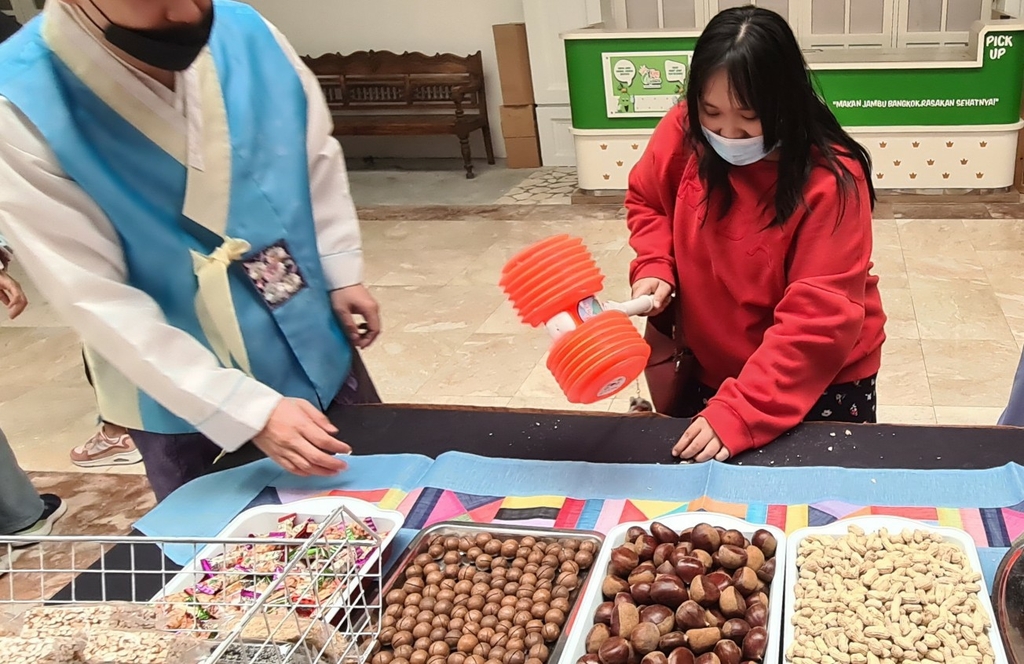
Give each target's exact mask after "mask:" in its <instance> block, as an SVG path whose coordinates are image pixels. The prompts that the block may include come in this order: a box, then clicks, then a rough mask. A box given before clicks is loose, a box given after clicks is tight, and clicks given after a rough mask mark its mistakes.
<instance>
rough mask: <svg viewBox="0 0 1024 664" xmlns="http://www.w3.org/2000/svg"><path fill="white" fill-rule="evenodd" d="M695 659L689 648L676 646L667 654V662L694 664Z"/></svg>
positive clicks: (669, 663) (671, 663) (670, 663)
mask: <svg viewBox="0 0 1024 664" xmlns="http://www.w3.org/2000/svg"><path fill="white" fill-rule="evenodd" d="M696 661H697V660H696V657H694V655H693V651H691V650H690V649H689V648H676V649H675V650H673V651H672V652H670V653H669V654H668V664H694V662H696Z"/></svg>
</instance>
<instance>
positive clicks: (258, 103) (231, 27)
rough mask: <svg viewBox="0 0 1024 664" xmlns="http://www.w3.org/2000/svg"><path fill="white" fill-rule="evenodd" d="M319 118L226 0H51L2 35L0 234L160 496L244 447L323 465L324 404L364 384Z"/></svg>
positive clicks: (270, 44)
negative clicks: (77, 347) (57, 317)
mask: <svg viewBox="0 0 1024 664" xmlns="http://www.w3.org/2000/svg"><path fill="white" fill-rule="evenodd" d="M331 131H332V126H331V117H330V113H329V111H328V108H327V106H326V103H325V100H324V98H323V93H322V91H321V88H320V86H319V84H318V82H317V80H316V77H315V76H313V75H312V73H311V72H310V71H309V70H308V69H307V68H306V67H305V66H304V65H303V64H302V62H301V60H300V59H299V57H298V56H297V54H296V53H295V51H294V49H292V47H291V46H290V45H289V44H288V43H287V41H286V40H285V39H284V38H283V37H282V35H281V34H280V33H279V32H278V31H277V30H276V29H274V28H273V27H272V26H271V25H269V24H268V23H267V22H266V21H265V20H264V19H263V18H262V17H261V16H260V15H259V14H257V13H256V11H255V10H253V9H252V8H251V7H249V6H248V5H245V4H241V3H236V2H229V1H227V0H223V1H222V0H147V1H146V2H138V1H136V0H48V1H47V3H46V6H45V9H44V10H43V12H42V14H41V15H40V16H39V17H37V18H36V19H33V20H32V21H30V22H29V23H28V24H26V26H25V27H24V28H22V29H21V30H20V31H19V32H18V33H17V34H15V35H14V36H12V37H11V38H10V39H8V40H7V41H6V42H4V44H3V45H2V46H0V233H2V234H4V235H6V236H7V238H8V240H9V241H10V243H11V245H12V246H13V247H14V249H15V250H16V251H17V252H18V254H19V256H20V257H21V261H22V264H23V265H24V266H25V269H26V271H27V272H28V273H29V276H30V277H31V278H32V279H33V280H34V281H35V282H36V285H37V286H38V287H39V289H40V290H41V291H42V294H43V295H44V296H45V297H46V298H47V299H48V300H49V301H50V302H51V303H52V305H53V306H54V307H55V308H56V309H57V310H58V311H59V312H60V313H61V314H62V315H63V316H64V317H65V318H66V319H67V321H68V322H69V323H70V324H71V325H72V326H73V327H74V329H75V330H76V331H77V332H78V334H79V335H80V336H81V337H82V340H83V342H84V343H85V346H86V356H87V362H88V365H89V369H90V373H91V375H92V378H93V382H94V385H95V388H96V392H97V398H98V401H99V406H100V413H101V415H102V416H103V417H104V419H106V420H108V421H113V422H118V423H119V424H123V425H124V426H126V427H127V428H128V429H129V430H130V433H131V437H132V438H133V439H134V441H135V444H136V445H137V446H138V448H139V451H140V452H141V453H142V457H143V461H144V463H145V465H146V472H147V475H148V476H149V479H150V482H151V484H152V485H153V489H154V491H155V493H156V495H157V498H158V499H163V498H164V497H166V496H167V495H168V494H169V493H170V492H172V491H173V490H174V489H176V488H177V487H179V486H181V485H182V484H184V483H186V482H188V481H190V480H191V479H194V478H195V477H197V476H199V475H202V474H204V473H207V472H209V471H210V470H211V469H213V468H216V467H217V466H216V464H217V463H220V464H227V465H231V464H234V463H238V462H239V461H240V460H248V459H252V458H254V457H256V456H258V455H259V453H262V454H265V455H266V456H269V457H270V458H271V459H273V460H274V461H276V462H277V463H278V464H280V465H281V466H282V467H283V468H285V469H286V470H288V471H290V472H292V473H296V474H299V475H333V474H335V473H338V472H340V471H342V470H344V468H345V467H346V465H345V463H344V461H343V460H342V459H340V458H338V456H337V455H344V454H347V453H349V452H351V449H350V448H349V447H348V445H346V444H345V443H343V442H342V441H341V440H339V439H338V437H337V436H338V434H339V432H338V431H337V430H336V429H335V427H334V426H333V425H332V424H331V423H330V420H329V415H330V411H331V409H332V408H335V407H343V406H344V405H348V404H352V403H360V402H368V401H376V400H378V398H377V395H376V392H375V390H374V388H373V384H372V382H371V381H370V379H369V377H368V375H367V374H366V371H365V369H364V368H363V366H362V363H361V362H360V359H359V356H358V350H357V349H360V348H366V347H367V346H369V344H370V343H372V342H373V340H374V339H375V338H376V336H377V334H378V333H379V331H380V321H379V314H378V307H377V303H376V301H375V300H374V298H373V297H372V296H371V295H370V293H369V291H368V290H367V289H366V288H365V287H364V286H363V285H362V279H363V259H362V251H361V240H360V232H359V224H358V220H357V218H356V213H355V207H354V205H353V202H352V199H351V196H350V194H349V187H348V179H347V175H346V173H345V168H344V162H343V158H342V154H341V149H340V147H339V145H338V143H337V142H336V141H335V140H334V138H333V137H332V136H331ZM54 408H55V409H58V408H60V404H59V403H55V404H54ZM342 435H343V434H342ZM250 443H251V444H250ZM225 455H227V458H226V459H222V457H224V456H225Z"/></svg>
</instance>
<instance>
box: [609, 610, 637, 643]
mask: <svg viewBox="0 0 1024 664" xmlns="http://www.w3.org/2000/svg"><path fill="white" fill-rule="evenodd" d="M639 624H640V612H639V611H638V610H637V608H636V606H635V605H634V604H627V603H625V602H623V603H622V604H619V605H617V606H616V607H615V610H614V611H612V624H611V633H612V634H613V635H614V636H621V637H622V638H624V639H628V638H629V636H630V634H632V633H633V630H634V629H636V626H637V625H639Z"/></svg>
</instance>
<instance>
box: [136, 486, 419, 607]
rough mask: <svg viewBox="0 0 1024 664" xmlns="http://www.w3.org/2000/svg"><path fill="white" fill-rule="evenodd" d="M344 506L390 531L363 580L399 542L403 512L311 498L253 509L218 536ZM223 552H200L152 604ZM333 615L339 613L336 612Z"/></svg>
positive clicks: (318, 518) (321, 515)
mask: <svg viewBox="0 0 1024 664" xmlns="http://www.w3.org/2000/svg"><path fill="white" fill-rule="evenodd" d="M341 507H345V508H347V509H348V510H349V511H350V512H351V513H352V514H354V515H355V516H357V517H359V518H360V519H363V518H365V517H370V518H371V519H373V521H374V523H375V524H376V526H377V530H378V533H380V532H384V531H387V534H386V535H384V536H382V537H381V544H380V547H379V548H378V549H377V550H376V551H374V552H373V553H372V554H371V555H370V557H369V558H368V559H367V560H366V562H365V563H364V564H363V566H362V568H361V570H360V571H359V572H358V574H357V579H361V578H363V577H364V576H365V575H366V574H367V572H364V571H363V570H371V569H373V567H374V566H375V565H377V562H378V560H379V559H380V556H381V555H383V553H384V551H385V550H386V549H387V547H388V545H389V544H391V542H392V540H394V539H395V536H396V535H398V530H399V528H401V527H402V525H403V524H404V523H405V517H404V516H403V515H402V513H401V512H396V511H394V510H382V509H380V508H379V507H377V506H376V505H373V504H371V503H368V502H366V501H364V500H358V499H356V498H345V497H340V496H323V497H319V498H307V499H306V500H299V501H296V502H294V503H288V504H286V505H261V506H259V507H254V508H252V509H250V510H246V511H245V512H242V513H241V514H239V515H238V516H236V517H235V518H234V519H233V520H232V521H231V522H230V523H229V524H228V525H227V526H225V527H224V529H223V530H221V531H220V533H219V534H218V535H217V537H222V538H245V537H249V535H251V534H257V535H262V534H265V533H270V532H273V531H274V530H276V529H277V528H278V527H279V525H280V524H279V522H278V519H280V518H281V517H283V516H288V515H290V514H295V515H297V517H298V520H299V521H305V520H307V519H313V521H315V522H316V523H322V522H323V521H324V520H325V519H326V518H327V517H329V516H331V514H333V513H334V512H335V511H337V510H338V509H339V508H341ZM223 550H224V547H223V545H220V544H210V545H207V546H206V547H204V548H203V549H202V550H200V551H199V553H198V554H197V555H196V557H195V558H193V559H192V560H191V561H190V562H189V563H188V564H187V565H185V567H184V568H182V571H181V572H179V573H178V574H177V575H175V576H174V578H172V579H171V581H170V582H169V583H168V584H167V585H166V586H164V587H163V588H162V589H161V590H160V592H158V593H157V594H156V596H154V597H153V599H152V600H151V601H153V602H159V601H160V600H161V599H162V598H164V597H165V596H167V595H172V594H174V593H179V592H182V591H184V590H185V589H186V588H188V587H189V586H192V585H195V584H196V583H198V582H199V581H200V580H201V579H202V578H203V576H204V572H203V569H202V566H201V563H200V562H199V561H200V560H203V559H207V560H208V559H210V558H213V557H214V556H217V555H218V554H220V553H221V552H222V551H223ZM355 588H356V584H352V585H351V587H349V588H346V589H345V590H344V591H343V592H344V594H343V595H342V596H343V597H347V596H348V595H350V594H351V593H352V591H354V590H355ZM332 613H336V611H335V612H332ZM331 617H332V616H325V618H327V619H328V620H329V619H330V618H331Z"/></svg>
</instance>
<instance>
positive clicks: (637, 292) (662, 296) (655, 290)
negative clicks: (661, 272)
mask: <svg viewBox="0 0 1024 664" xmlns="http://www.w3.org/2000/svg"><path fill="white" fill-rule="evenodd" d="M673 290H674V287H673V286H672V284H670V283H668V282H666V281H662V280H661V279H658V278H657V277H644V278H643V279H637V280H636V283H634V284H633V298H634V299H636V298H638V297H640V296H641V295H653V296H654V309H653V310H651V312H650V313H648V314H647V315H648V316H657V315H658V314H660V313H661V312H662V311H664V310H665V307H667V306H668V304H669V302H671V301H672V291H673Z"/></svg>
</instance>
